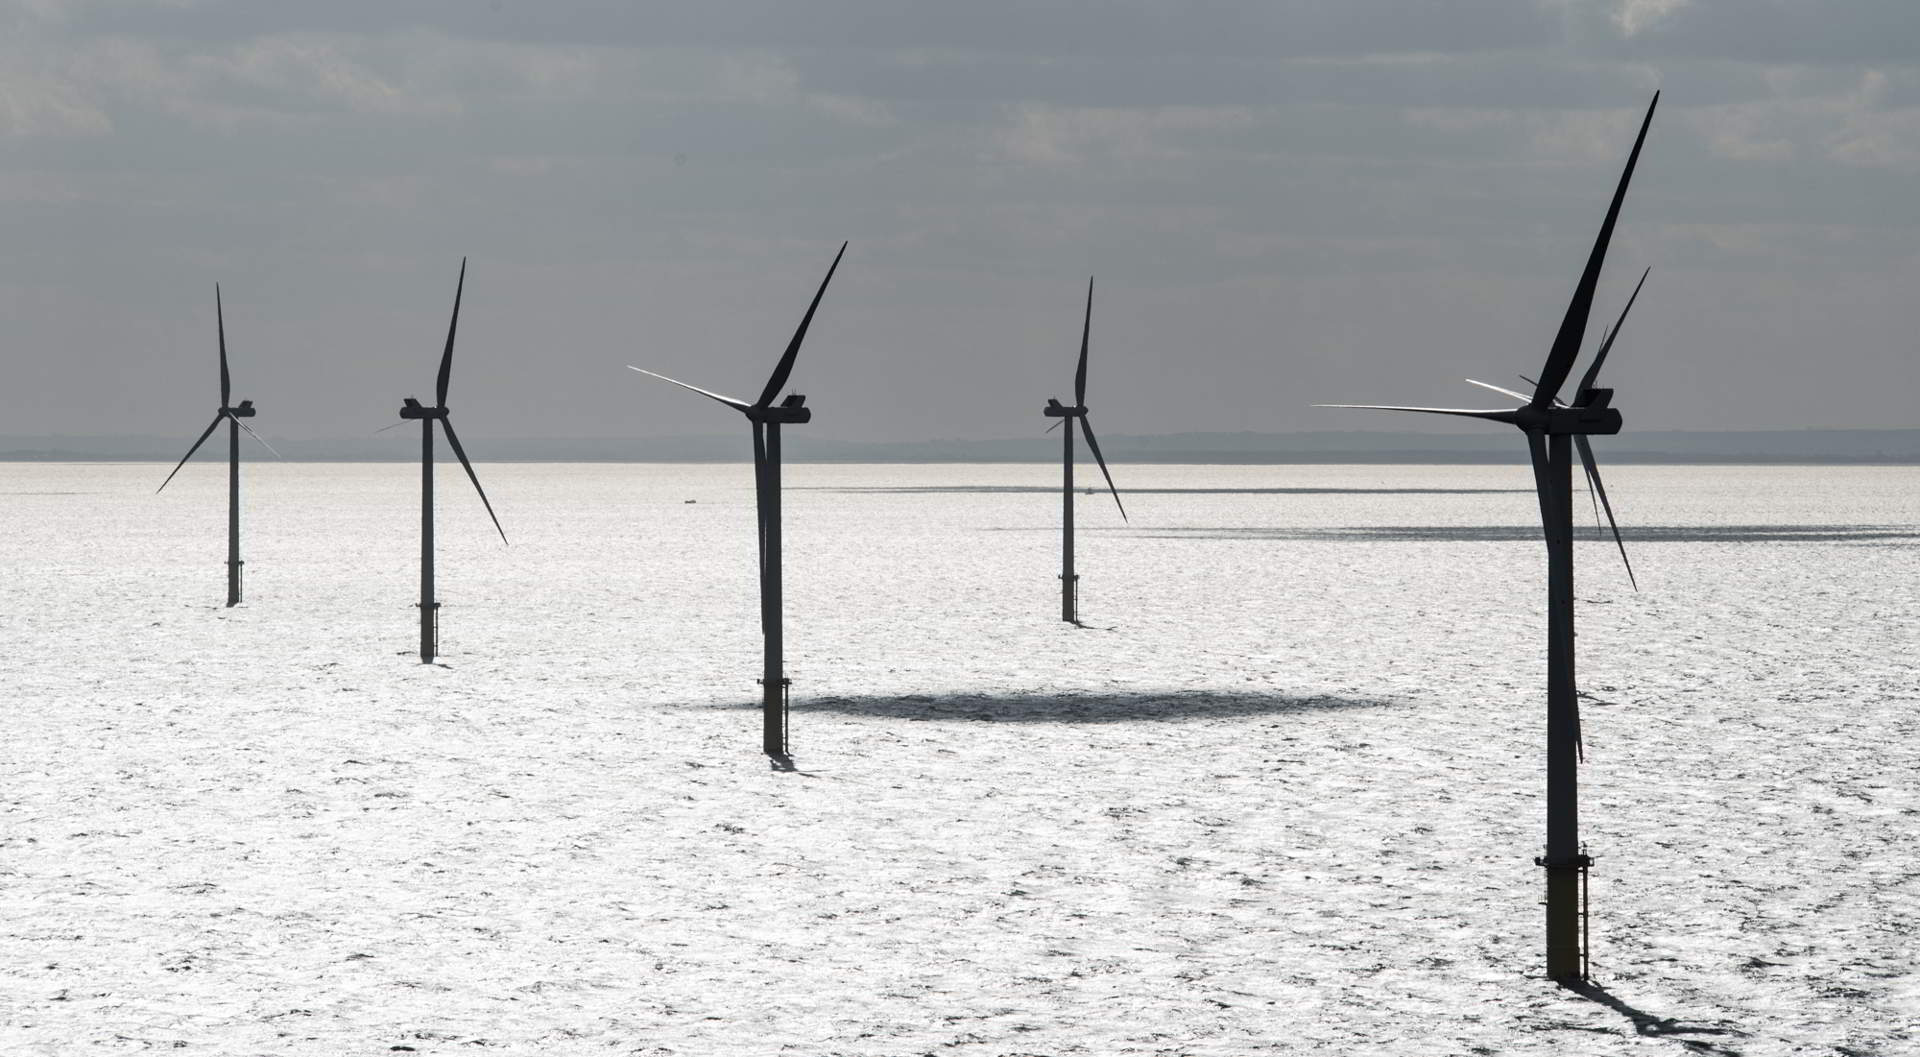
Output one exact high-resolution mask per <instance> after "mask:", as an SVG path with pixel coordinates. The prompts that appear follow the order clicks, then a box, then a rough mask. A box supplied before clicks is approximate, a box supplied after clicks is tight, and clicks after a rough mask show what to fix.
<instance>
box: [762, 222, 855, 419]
mask: <svg viewBox="0 0 1920 1057" xmlns="http://www.w3.org/2000/svg"><path fill="white" fill-rule="evenodd" d="M846 255H847V244H846V243H844V242H842V243H841V244H840V252H839V253H836V254H834V255H833V265H832V266H831V267H829V268H828V269H827V277H826V278H825V279H822V280H820V289H818V290H816V291H814V294H813V303H812V304H810V305H808V306H807V314H806V315H804V316H802V317H800V327H799V329H797V330H795V331H794V332H793V340H792V341H790V342H788V343H787V351H786V352H783V353H781V354H780V362H779V363H778V364H777V365H775V366H774V368H773V374H772V375H771V376H770V377H768V379H767V387H766V388H765V389H763V390H761V391H760V400H759V402H757V403H755V404H754V405H753V406H755V407H772V406H773V401H774V399H775V398H776V397H778V396H779V395H780V390H781V389H783V388H785V387H786V384H787V376H788V375H790V374H792V373H793V360H794V357H796V356H798V355H800V343H801V342H803V341H805V340H807V328H808V327H810V326H812V325H813V313H814V310H815V309H817V308H819V307H820V298H821V297H822V296H823V295H825V294H826V292H827V284H828V283H830V282H832V281H833V273H834V272H835V271H837V270H838V269H839V267H840V258H842V257H844V256H846Z"/></svg>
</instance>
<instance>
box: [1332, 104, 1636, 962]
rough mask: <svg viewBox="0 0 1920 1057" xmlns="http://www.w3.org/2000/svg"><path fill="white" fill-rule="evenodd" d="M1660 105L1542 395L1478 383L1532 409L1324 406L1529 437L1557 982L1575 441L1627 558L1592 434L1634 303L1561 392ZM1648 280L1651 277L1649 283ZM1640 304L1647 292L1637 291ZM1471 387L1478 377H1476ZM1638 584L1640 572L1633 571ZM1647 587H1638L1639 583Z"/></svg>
mask: <svg viewBox="0 0 1920 1057" xmlns="http://www.w3.org/2000/svg"><path fill="white" fill-rule="evenodd" d="M1659 105H1660V93H1658V92H1655V93H1654V95H1653V102H1652V103H1649V104H1648V105H1647V116H1646V117H1645V119H1643V120H1642V121H1641V123H1640V134H1639V136H1638V137H1637V138H1635V139H1634V141H1633V152H1632V153H1631V154H1629V155H1627V167H1626V170H1625V171H1624V172H1622V173H1621V174H1620V183H1619V186H1618V187H1616V188H1615V189H1614V192H1613V203H1612V205H1610V206H1608V208H1607V218H1606V220H1605V222H1603V223H1602V224H1601V225H1600V236H1599V238H1598V239H1596V240H1595V242H1594V244H1593V252H1592V253H1591V254H1590V255H1589V256H1588V258H1587V267H1586V271H1584V272H1582V273H1581V275H1580V283H1579V285H1578V286H1576V287H1574V293H1573V302H1572V303H1571V304H1569V305H1568V306H1567V314H1566V316H1565V318H1563V319H1562V320H1561V322H1560V331H1559V333H1558V334H1557V335H1555V337H1554V340H1553V347H1552V349H1550V350H1549V351H1548V353H1547V360H1546V365H1545V366H1544V367H1542V368H1541V372H1540V380H1539V382H1538V383H1536V384H1535V386H1534V391H1533V395H1532V396H1526V395H1524V394H1521V393H1516V392H1513V391H1512V390H1508V389H1502V388H1500V387H1499V386H1494V385H1487V383H1485V382H1474V383H1473V384H1475V385H1479V386H1482V387H1484V388H1487V389H1492V390H1495V391H1496V392H1501V393H1506V394H1507V395H1509V396H1512V397H1514V398H1515V399H1518V400H1522V401H1524V403H1523V404H1522V405H1521V406H1520V407H1517V408H1515V409H1513V410H1511V411H1501V410H1495V411H1477V410H1465V409H1460V408H1441V407H1392V406H1383V405H1378V404H1322V405H1319V406H1321V407H1366V408H1373V409H1376V410H1382V411H1411V412H1417V413H1421V414H1430V415H1460V416H1465V417H1467V418H1480V419H1486V420H1487V421H1489V422H1504V423H1506V424H1508V425H1510V426H1516V427H1518V428H1519V429H1520V430H1521V431H1522V432H1524V433H1525V434H1526V435H1527V448H1528V450H1529V451H1530V452H1531V454H1532V458H1533V479H1534V488H1535V490H1536V491H1537V492H1538V493H1539V498H1540V520H1541V524H1542V528H1543V530H1544V534H1545V536H1546V542H1547V848H1546V855H1544V856H1542V857H1540V858H1538V859H1536V860H1535V862H1537V863H1538V864H1539V865H1540V866H1542V867H1544V868H1545V869H1546V873H1547V975H1548V976H1549V977H1551V978H1552V979H1554V980H1557V981H1561V982H1572V981H1578V980H1583V979H1585V978H1586V975H1587V957H1586V955H1587V934H1586V913H1585V898H1584V897H1585V891H1584V889H1585V881H1586V876H1587V870H1588V868H1589V867H1590V866H1591V865H1592V859H1590V858H1589V857H1588V856H1587V854H1586V852H1585V850H1584V848H1583V847H1582V845H1581V843H1580V784H1579V772H1578V770H1577V763H1578V760H1579V757H1580V755H1581V739H1580V705H1579V700H1578V697H1577V690H1576V687H1575V684H1574V672H1573V669H1574V646H1573V460H1572V454H1571V451H1570V447H1569V446H1570V444H1571V446H1573V447H1577V448H1578V449H1579V452H1580V462H1581V465H1582V466H1583V467H1584V468H1585V470H1586V475H1587V480H1588V482H1589V483H1590V484H1591V485H1592V487H1593V492H1594V494H1595V495H1596V496H1598V497H1599V500H1600V502H1601V503H1603V504H1606V509H1607V521H1608V523H1609V524H1612V525H1613V538H1614V543H1615V544H1616V545H1618V546H1619V548H1620V557H1621V559H1622V560H1625V558H1626V554H1627V548H1626V544H1625V543H1624V542H1622V541H1621V539H1620V527H1619V525H1618V524H1614V523H1613V506H1612V504H1611V503H1607V492H1606V488H1605V487H1604V486H1603V485H1602V484H1601V483H1600V467H1599V466H1598V465H1597V464H1596V463H1595V462H1594V459H1593V448H1592V446H1591V445H1590V444H1589V443H1588V441H1587V438H1588V437H1589V436H1592V435H1595V434H1599V435H1612V434H1615V433H1618V432H1620V426H1621V418H1620V412H1619V411H1617V410H1615V409H1614V408H1613V407H1612V406H1611V403H1612V400H1613V390H1611V389H1601V388H1599V387H1597V386H1596V385H1595V383H1596V382H1597V381H1598V380H1599V377H1600V367H1601V365H1602V364H1604V363H1605V362H1606V359H1607V353H1608V352H1609V351H1611V350H1612V348H1613V342H1614V339H1615V338H1618V337H1619V336H1620V324H1624V323H1625V322H1626V318H1627V310H1629V309H1631V308H1632V307H1633V298H1629V299H1628V300H1627V306H1626V309H1623V310H1621V313H1620V320H1619V323H1616V324H1615V325H1614V328H1613V330H1612V331H1611V332H1610V333H1609V334H1608V335H1607V337H1606V339H1605V341H1603V342H1602V344H1601V345H1600V349H1599V351H1598V352H1597V353H1595V354H1594V358H1593V364H1592V365H1591V366H1590V367H1588V368H1587V373H1586V375H1585V376H1584V377H1582V378H1581V380H1580V386H1579V389H1578V391H1577V392H1575V394H1574V397H1573V402H1572V403H1570V404H1568V403H1562V402H1561V401H1560V400H1559V398H1558V394H1559V392H1560V388H1561V386H1563V385H1564V384H1565V383H1566V380H1567V376H1568V375H1570V374H1571V373H1573V365H1574V361H1575V360H1576V359H1578V358H1579V355H1580V342H1581V338H1582V337H1583V336H1584V335H1585V333H1586V329H1587V317H1588V316H1589V314H1591V312H1592V310H1593V295H1594V289H1595V287H1596V286H1597V285H1598V284H1599V281H1600V269H1601V265H1602V264H1604V263H1605V261H1606V256H1607V244H1608V243H1609V242H1610V241H1612V239H1613V227H1614V223H1615V221H1617V220H1618V219H1619V217H1620V204H1621V202H1622V201H1624V200H1625V199H1626V196H1627V184H1628V183H1629V182H1630V181H1631V180H1632V179H1633V168H1634V165H1635V164H1637V163H1638V162H1639V160H1640V147H1641V145H1642V144H1644V143H1645V142H1646V139H1647V128H1648V126H1650V125H1651V124H1652V123H1653V111H1654V108H1655V107H1657V106H1659ZM1640 281H1641V282H1642V283H1644V282H1646V274H1645V273H1644V272H1643V273H1641V276H1640ZM1633 293H1634V298H1637V297H1638V296H1639V294H1640V287H1639V286H1635V287H1634V291H1633ZM1469 380H1471V379H1469ZM1627 575H1628V577H1629V579H1631V578H1632V575H1633V567H1632V566H1631V565H1629V566H1628V567H1627ZM1636 586H1637V585H1636Z"/></svg>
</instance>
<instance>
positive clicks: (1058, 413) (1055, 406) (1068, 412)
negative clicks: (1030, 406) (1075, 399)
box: [1041, 397, 1087, 433]
mask: <svg viewBox="0 0 1920 1057" xmlns="http://www.w3.org/2000/svg"><path fill="white" fill-rule="evenodd" d="M1041 414H1043V415H1046V416H1047V417H1048V418H1085V417H1087V405H1085V404H1080V405H1077V406H1075V407H1067V406H1066V405H1065V404H1062V403H1061V402H1060V401H1058V400H1056V399H1053V398H1051V397H1049V398H1048V399H1047V406H1046V407H1045V408H1043V409H1041ZM1047 431H1048V432H1049V433H1051V432H1052V431H1053V427H1051V426H1049V427H1048V428H1047Z"/></svg>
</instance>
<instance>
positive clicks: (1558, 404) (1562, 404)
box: [1520, 374, 1567, 407]
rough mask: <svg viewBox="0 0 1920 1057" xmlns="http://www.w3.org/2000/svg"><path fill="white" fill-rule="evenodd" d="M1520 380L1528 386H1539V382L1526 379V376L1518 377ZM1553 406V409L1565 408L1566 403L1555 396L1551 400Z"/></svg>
mask: <svg viewBox="0 0 1920 1057" xmlns="http://www.w3.org/2000/svg"><path fill="white" fill-rule="evenodd" d="M1520 380H1521V381H1523V382H1525V383H1527V384H1528V385H1539V384H1540V383H1539V382H1536V381H1534V380H1533V379H1531V378H1529V377H1527V376H1526V375H1524V374H1523V375H1521V376H1520ZM1553 406H1554V407H1566V406H1567V402H1566V401H1565V400H1562V399H1560V398H1559V397H1557V396H1556V397H1554V398H1553Z"/></svg>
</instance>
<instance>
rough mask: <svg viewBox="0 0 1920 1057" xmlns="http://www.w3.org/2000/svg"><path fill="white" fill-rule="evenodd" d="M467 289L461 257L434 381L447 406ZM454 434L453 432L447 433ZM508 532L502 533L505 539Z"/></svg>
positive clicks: (435, 396) (440, 400) (435, 390)
mask: <svg viewBox="0 0 1920 1057" xmlns="http://www.w3.org/2000/svg"><path fill="white" fill-rule="evenodd" d="M466 289H467V259H466V258H465V257H462V258H460V283H459V285H457V286H455V287H454V288H453V319H452V320H450V321H448V323H447V349H446V351H445V352H442V353H441V354H440V377H439V379H438V380H437V381H436V382H434V386H433V400H434V403H435V404H436V405H438V406H440V407H446V406H447V380H448V378H449V377H450V376H451V375H452V374H453V335H454V332H455V331H457V330H459V329H460V295H461V294H463V293H465V292H466ZM447 436H448V437H449V438H451V437H452V436H453V434H452V433H451V432H449V433H448V434H447ZM506 536H507V534H506V533H504V532H502V533H501V534H500V538H501V539H505V538H506Z"/></svg>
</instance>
